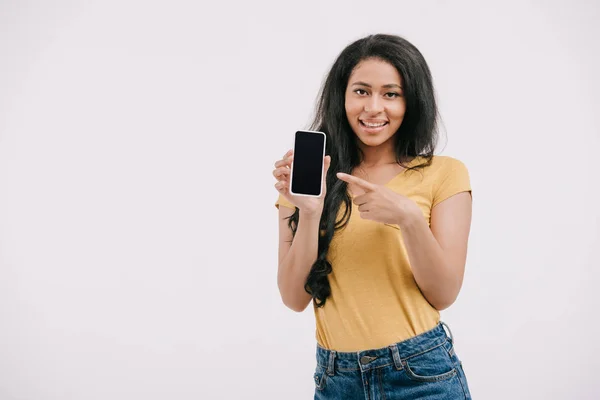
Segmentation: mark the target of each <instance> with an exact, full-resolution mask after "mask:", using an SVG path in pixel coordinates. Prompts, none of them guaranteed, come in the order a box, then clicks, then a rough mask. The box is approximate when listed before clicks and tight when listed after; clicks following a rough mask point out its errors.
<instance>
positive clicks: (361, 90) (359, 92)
mask: <svg viewBox="0 0 600 400" xmlns="http://www.w3.org/2000/svg"><path fill="white" fill-rule="evenodd" d="M354 93H356V94H358V95H359V96H364V95H366V94H368V93H367V91H366V90H364V89H356V90H355V91H354Z"/></svg>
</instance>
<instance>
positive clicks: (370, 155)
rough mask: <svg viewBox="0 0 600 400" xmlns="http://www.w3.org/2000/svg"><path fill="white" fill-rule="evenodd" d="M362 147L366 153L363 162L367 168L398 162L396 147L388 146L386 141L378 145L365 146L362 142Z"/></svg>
mask: <svg viewBox="0 0 600 400" xmlns="http://www.w3.org/2000/svg"><path fill="white" fill-rule="evenodd" d="M360 148H361V150H362V152H363V154H364V157H363V159H362V162H361V164H362V165H363V166H365V167H367V168H371V167H378V166H380V165H388V164H396V163H397V162H396V153H395V152H394V148H393V147H391V146H389V145H387V146H386V143H383V144H382V145H380V146H377V147H370V146H365V145H364V144H362V143H361V147H360Z"/></svg>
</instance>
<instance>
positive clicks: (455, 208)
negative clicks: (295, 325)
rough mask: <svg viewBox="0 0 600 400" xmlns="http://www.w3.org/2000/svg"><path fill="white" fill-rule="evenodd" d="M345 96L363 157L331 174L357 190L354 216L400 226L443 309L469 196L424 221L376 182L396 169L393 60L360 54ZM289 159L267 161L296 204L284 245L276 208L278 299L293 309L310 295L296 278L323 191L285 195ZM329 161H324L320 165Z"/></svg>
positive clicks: (460, 261)
mask: <svg viewBox="0 0 600 400" xmlns="http://www.w3.org/2000/svg"><path fill="white" fill-rule="evenodd" d="M345 98H346V103H345V105H346V115H347V118H348V121H349V123H350V126H351V127H352V129H353V131H354V133H355V134H356V136H357V138H358V139H359V140H358V143H359V146H360V147H361V149H362V151H363V153H364V159H363V162H362V163H361V166H360V168H359V169H358V170H357V171H353V174H352V175H348V174H342V173H339V174H337V177H338V178H339V179H341V180H343V181H346V182H347V183H348V185H349V190H350V192H351V193H356V194H357V195H356V196H353V202H354V203H355V204H357V205H358V206H359V207H358V210H359V212H360V217H361V218H364V219H369V220H373V221H377V222H382V223H389V224H397V225H398V226H399V227H400V229H401V230H402V232H403V240H404V243H405V246H406V249H407V252H408V256H409V261H410V265H411V268H412V272H413V275H414V278H415V280H416V282H417V284H418V286H419V288H420V289H421V291H422V293H423V295H424V296H425V298H426V299H427V300H428V301H429V303H430V304H431V305H432V306H433V307H435V308H436V309H438V310H443V309H446V308H448V307H449V306H450V305H451V304H452V303H453V302H454V301H455V300H456V298H457V297H458V294H459V292H460V288H461V286H462V282H463V277H464V269H465V263H466V256H467V243H468V236H469V232H470V226H471V213H472V208H471V203H472V201H471V195H470V193H468V192H463V193H458V194H456V195H454V196H452V197H450V198H448V199H446V200H445V201H442V202H441V203H439V204H437V205H436V206H435V207H433V209H432V210H431V220H430V225H428V224H427V221H426V220H425V219H424V218H423V214H422V212H421V210H420V209H419V207H418V206H417V204H416V203H415V202H414V201H412V200H411V199H409V198H407V197H405V196H402V195H400V194H398V193H396V192H394V191H392V190H391V189H389V188H387V187H385V186H384V184H385V183H386V182H387V181H389V179H391V178H392V177H393V176H395V175H396V174H397V173H398V172H399V171H400V170H401V167H399V166H398V164H397V163H396V157H395V152H394V147H393V144H394V134H395V132H396V131H397V130H398V127H399V126H400V125H401V124H402V120H403V118H404V113H405V111H406V102H405V99H404V97H403V94H402V77H401V76H400V74H399V72H398V70H396V69H395V67H394V66H392V65H391V64H389V63H387V62H385V61H382V60H378V59H368V60H364V61H362V62H361V63H359V64H358V65H357V66H356V68H355V69H354V71H353V72H352V74H351V76H350V79H349V82H348V86H347V89H346V94H345ZM362 122H385V123H386V125H385V126H384V127H383V128H382V129H380V130H378V131H376V132H375V131H374V130H371V131H370V130H369V128H367V127H365V126H364V125H363V124H362ZM292 160H293V154H292V152H291V151H288V153H286V154H285V155H284V157H283V159H282V160H279V161H277V162H276V163H275V167H276V169H275V170H274V171H273V175H274V176H275V178H276V179H277V181H278V182H277V184H276V185H275V186H276V188H277V190H278V191H279V193H281V194H282V195H283V196H285V197H286V198H287V199H288V200H290V201H291V202H292V203H293V204H295V205H297V206H298V208H300V210H301V212H300V222H299V230H298V232H297V234H296V238H295V239H294V240H293V242H292V244H291V245H290V243H289V241H291V240H292V235H291V231H290V230H289V229H288V227H287V226H286V221H285V218H286V217H289V216H290V215H291V214H292V213H293V210H291V209H287V208H285V207H280V209H279V214H280V226H279V231H280V241H279V242H280V247H279V261H280V265H279V271H278V282H279V287H280V291H281V293H282V298H283V299H284V303H285V304H286V305H288V307H290V308H291V309H293V310H295V311H302V310H304V309H305V308H306V306H307V305H308V304H309V303H310V301H311V298H310V296H309V295H307V294H306V292H305V291H304V289H303V282H304V281H305V280H306V276H307V274H308V271H309V270H310V266H311V265H312V261H313V260H314V258H315V254H316V242H317V240H316V239H317V233H316V232H317V231H318V220H319V217H320V214H321V212H322V200H323V198H324V196H323V197H322V198H321V199H314V198H298V197H299V196H291V195H290V194H289V168H290V165H291V163H292ZM329 162H330V160H329V159H326V160H325V163H326V168H328V167H329ZM361 171H362V172H365V171H369V172H371V173H369V174H367V175H369V176H372V177H373V179H369V180H367V179H362V178H361V177H359V176H356V175H361ZM323 184H324V183H323ZM324 189H325V190H326V188H324ZM303 208H304V210H303ZM303 211H304V212H303ZM311 246H312V247H311ZM307 249H309V250H310V251H307Z"/></svg>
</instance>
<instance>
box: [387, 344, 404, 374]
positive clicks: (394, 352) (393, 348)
mask: <svg viewBox="0 0 600 400" xmlns="http://www.w3.org/2000/svg"><path fill="white" fill-rule="evenodd" d="M390 350H391V351H392V358H393V359H394V366H395V367H396V369H397V370H401V369H403V366H402V361H401V360H400V352H399V351H398V346H397V345H395V344H393V345H391V346H390Z"/></svg>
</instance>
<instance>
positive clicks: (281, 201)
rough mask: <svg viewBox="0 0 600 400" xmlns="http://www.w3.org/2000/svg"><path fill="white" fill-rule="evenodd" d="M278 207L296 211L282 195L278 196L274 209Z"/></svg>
mask: <svg viewBox="0 0 600 400" xmlns="http://www.w3.org/2000/svg"><path fill="white" fill-rule="evenodd" d="M280 205H282V206H284V207H287V208H291V209H292V210H295V209H296V206H295V205H293V204H292V203H290V202H289V201H288V200H287V199H286V198H285V197H283V195H282V194H279V198H278V199H277V201H276V202H275V207H277V209H279V206H280Z"/></svg>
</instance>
